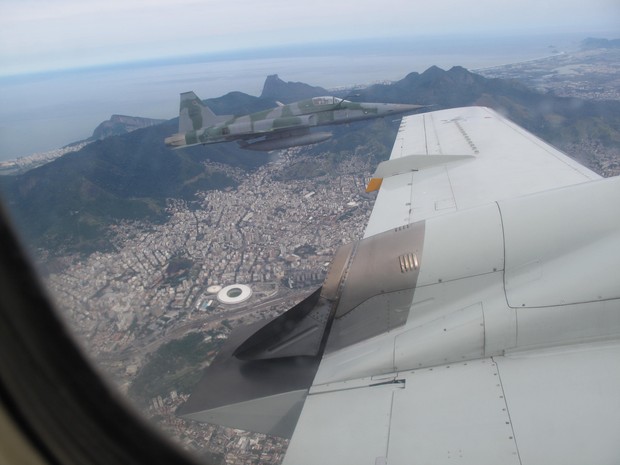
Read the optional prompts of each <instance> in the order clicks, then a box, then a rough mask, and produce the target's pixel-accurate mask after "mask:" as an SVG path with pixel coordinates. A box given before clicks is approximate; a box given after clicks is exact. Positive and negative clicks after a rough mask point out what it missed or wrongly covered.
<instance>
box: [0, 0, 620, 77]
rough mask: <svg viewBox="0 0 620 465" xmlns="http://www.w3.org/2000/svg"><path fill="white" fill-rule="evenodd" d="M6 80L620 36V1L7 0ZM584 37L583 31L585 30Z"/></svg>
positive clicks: (2, 54)
mask: <svg viewBox="0 0 620 465" xmlns="http://www.w3.org/2000/svg"><path fill="white" fill-rule="evenodd" d="M0 8H1V11H0V13H1V14H0V62H2V63H3V68H4V72H5V73H6V72H18V71H20V70H22V71H23V70H33V69H36V68H41V69H50V68H64V67H76V66H89V65H93V64H98V63H111V62H118V61H126V60H134V59H140V58H142V59H148V58H157V57H162V56H171V55H183V54H195V53H213V52H225V51H230V50H235V49H243V48H256V47H262V46H272V45H281V44H302V43H308V42H324V41H332V40H339V39H347V38H368V37H390V36H396V35H401V36H402V35H421V34H436V35H441V34H474V33H475V34H479V33H485V32H486V33H510V32H513V33H518V32H521V33H527V32H532V31H540V32H544V31H550V32H562V31H564V32H567V31H569V30H575V29H576V28H581V30H583V31H584V32H585V31H596V30H601V31H603V30H606V31H609V30H612V31H614V30H619V31H620V4H618V2H617V0H591V1H589V2H587V3H585V2H582V1H579V2H577V1H575V0H565V1H562V0H547V1H545V0H536V1H534V0H523V1H522V2H511V3H505V2H497V1H496V0H493V1H491V0H478V1H476V2H471V3H468V4H467V7H466V8H464V7H463V3H462V1H457V0H436V1H433V2H428V1H418V2H415V1H407V2H406V1H402V0H382V1H381V2H377V1H376V0H372V1H370V0H358V1H356V2H355V3H352V2H344V1H341V2H337V1H334V0H313V1H311V2H308V1H303V2H301V1H294V0H263V1H261V2H256V1H254V0H227V1H212V0H209V1H194V0H180V1H179V0H174V1H172V0H122V1H114V0H89V1H87V2H85V1H77V0H56V1H54V2H49V1H46V0H4V1H3V4H2V7H0ZM575 32H580V31H576V30H575Z"/></svg>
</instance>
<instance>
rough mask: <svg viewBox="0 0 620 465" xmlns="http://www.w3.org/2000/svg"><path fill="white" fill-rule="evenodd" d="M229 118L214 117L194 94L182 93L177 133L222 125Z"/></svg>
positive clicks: (222, 116) (226, 116)
mask: <svg viewBox="0 0 620 465" xmlns="http://www.w3.org/2000/svg"><path fill="white" fill-rule="evenodd" d="M230 118H231V116H229V115H216V114H215V113H213V111H212V110H211V109H210V108H209V107H208V106H206V105H205V104H204V103H202V100H200V99H199V98H198V96H197V95H196V94H195V93H194V92H183V93H182V94H181V104H180V108H179V133H185V132H188V131H197V130H198V129H201V128H204V127H208V126H213V125H214V124H217V123H222V122H224V121H226V120H228V119H230Z"/></svg>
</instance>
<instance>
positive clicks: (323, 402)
mask: <svg viewBox="0 0 620 465" xmlns="http://www.w3.org/2000/svg"><path fill="white" fill-rule="evenodd" d="M376 188H379V193H378V195H377V199H376V202H375V206H374V209H373V212H372V214H371V216H370V220H369V223H368V226H367V228H366V231H365V236H364V238H363V239H361V240H359V241H357V242H355V243H352V244H347V245H345V246H343V247H341V248H340V249H339V250H338V251H337V253H336V255H335V257H334V260H333V261H332V265H331V267H330V269H329V272H328V274H327V277H326V279H325V282H324V283H323V286H322V287H321V288H320V289H317V290H316V291H315V292H314V293H313V294H312V295H311V296H309V297H308V298H307V299H305V300H304V301H302V302H300V303H299V304H298V305H297V306H295V307H294V308H293V309H291V310H289V311H288V312H286V313H284V314H282V315H280V316H278V317H277V318H275V319H273V320H271V321H269V322H267V323H260V324H257V326H256V327H254V328H246V329H244V330H242V331H237V332H235V333H233V335H232V336H231V339H230V340H229V341H228V343H227V344H226V346H225V348H224V349H223V350H222V351H221V353H220V354H219V355H218V357H217V358H216V360H215V361H214V362H213V363H212V365H211V366H210V367H209V368H208V369H207V372H206V373H205V377H204V379H203V380H202V381H201V384H200V385H199V386H198V388H197V390H196V392H194V394H192V396H191V397H190V399H189V401H188V402H187V403H186V404H185V405H184V406H183V407H182V408H181V410H180V412H179V413H180V414H181V415H183V416H184V417H186V418H191V419H195V420H200V421H209V422H215V423H220V424H225V425H228V426H233V427H237V428H241V429H249V430H253V431H262V432H265V433H270V434H276V435H282V436H284V437H291V436H292V438H291V441H290V445H289V448H288V451H287V454H286V457H285V460H284V463H285V464H286V465H304V464H322V465H325V464H369V465H386V464H389V465H400V464H407V465H411V464H420V465H428V464H447V463H459V464H475V465H481V464H489V465H491V464H520V465H536V464H562V465H567V464H583V463H596V464H617V463H619V462H620V445H619V444H620V442H619V441H618V438H620V363H619V362H620V278H619V276H620V275H619V274H618V271H617V269H618V264H619V263H620V215H618V214H617V203H618V199H619V198H620V178H609V179H601V178H600V177H599V176H598V175H596V174H595V173H593V172H592V171H590V170H588V169H586V168H584V167H583V166H581V165H580V164H578V163H577V162H575V161H573V160H571V159H570V158H568V157H566V156H565V155H564V154H562V153H561V152H559V151H558V150H556V149H554V148H553V147H551V146H550V145H548V144H546V143H545V142H543V141H542V140H540V139H538V138H537V137H535V136H533V135H532V134H530V133H528V132H527V131H525V130H523V129H522V128H520V127H519V126H517V125H515V124H514V123H512V122H510V121H508V120H507V119H505V118H503V117H502V116H501V115H499V114H498V113H496V112H494V111H492V110H489V109H486V108H479V107H471V108H457V109H450V110H443V111H436V112H431V113H425V114H421V115H414V116H409V117H406V118H403V120H402V123H401V126H400V129H399V132H398V136H397V139H396V142H395V144H394V148H393V150H392V154H391V157H390V159H389V160H388V161H386V162H383V163H381V164H380V165H379V166H378V167H377V169H376V172H375V173H374V175H373V179H372V180H371V182H370V183H369V189H370V190H373V189H376Z"/></svg>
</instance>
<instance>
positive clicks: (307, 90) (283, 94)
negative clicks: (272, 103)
mask: <svg viewBox="0 0 620 465" xmlns="http://www.w3.org/2000/svg"><path fill="white" fill-rule="evenodd" d="M321 95H329V92H328V91H327V90H325V89H323V88H322V87H313V86H310V85H308V84H304V83H303V82H284V81H283V80H282V79H280V78H279V77H278V75H277V74H272V75H271V76H267V79H266V80H265V84H264V85H263V92H262V93H261V95H260V96H261V98H264V99H274V100H278V101H280V102H282V103H291V102H296V101H297V100H303V99H307V98H312V97H319V96H321Z"/></svg>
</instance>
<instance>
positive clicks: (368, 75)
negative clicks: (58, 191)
mask: <svg viewBox="0 0 620 465" xmlns="http://www.w3.org/2000/svg"><path fill="white" fill-rule="evenodd" d="M583 38H584V37H583V36H581V35H580V36H578V37H577V36H567V35H563V36H557V35H556V36H535V37H527V38H526V37H519V38H508V37H504V38H497V37H494V38H492V37H479V38H472V37H469V38H462V37H460V38H459V37H444V38H442V39H438V38H432V39H431V38H426V39H422V38H416V39H391V40H389V41H388V40H385V39H382V40H365V41H355V42H354V41H351V42H342V43H338V44H315V45H308V46H305V47H295V48H289V47H281V48H276V49H269V50H255V51H244V52H239V53H236V54H235V53H231V54H227V55H209V56H206V55H205V56H192V57H182V56H181V57H178V58H167V59H162V60H157V61H149V62H137V63H125V64H121V65H114V66H106V67H99V68H91V69H82V70H69V71H55V72H50V73H42V74H36V75H24V76H11V77H0V160H8V159H12V158H15V157H19V156H25V155H29V154H32V153H35V152H42V151H48V150H52V149H55V148H59V147H62V146H64V145H66V144H68V143H71V142H75V141H78V140H81V139H85V138H87V137H89V136H90V135H91V134H92V131H93V129H94V128H95V127H96V126H97V125H98V124H99V123H101V122H102V121H104V120H106V119H108V118H109V117H110V116H111V115H112V114H124V115H131V116H143V117H149V118H173V117H175V116H177V111H178V94H179V93H180V92H184V91H188V90H194V91H195V92H196V93H197V94H198V95H199V96H200V97H201V98H211V97H218V96H221V95H223V94H226V93H228V92H231V91H241V92H245V93H248V94H250V95H260V93H261V91H262V86H263V83H264V80H265V78H266V76H267V75H270V74H278V75H279V76H280V77H281V78H282V79H283V80H285V81H301V82H305V83H307V84H311V85H316V86H321V87H325V88H335V87H342V86H351V85H354V84H369V83H373V82H376V81H384V80H398V79H402V78H403V77H404V76H406V75H407V74H408V73H410V72H413V71H415V72H422V71H424V70H425V69H427V68H428V67H430V66H432V65H436V66H439V67H441V68H444V69H449V68H451V67H452V66H456V65H459V66H463V67H466V68H468V69H470V70H475V69H479V68H484V67H490V66H497V65H500V64H505V63H514V62H520V61H526V60H533V59H536V58H541V57H544V56H548V55H550V54H552V53H553V52H554V51H567V50H572V49H575V48H576V47H577V46H578V43H579V41H580V40H581V39H583Z"/></svg>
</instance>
